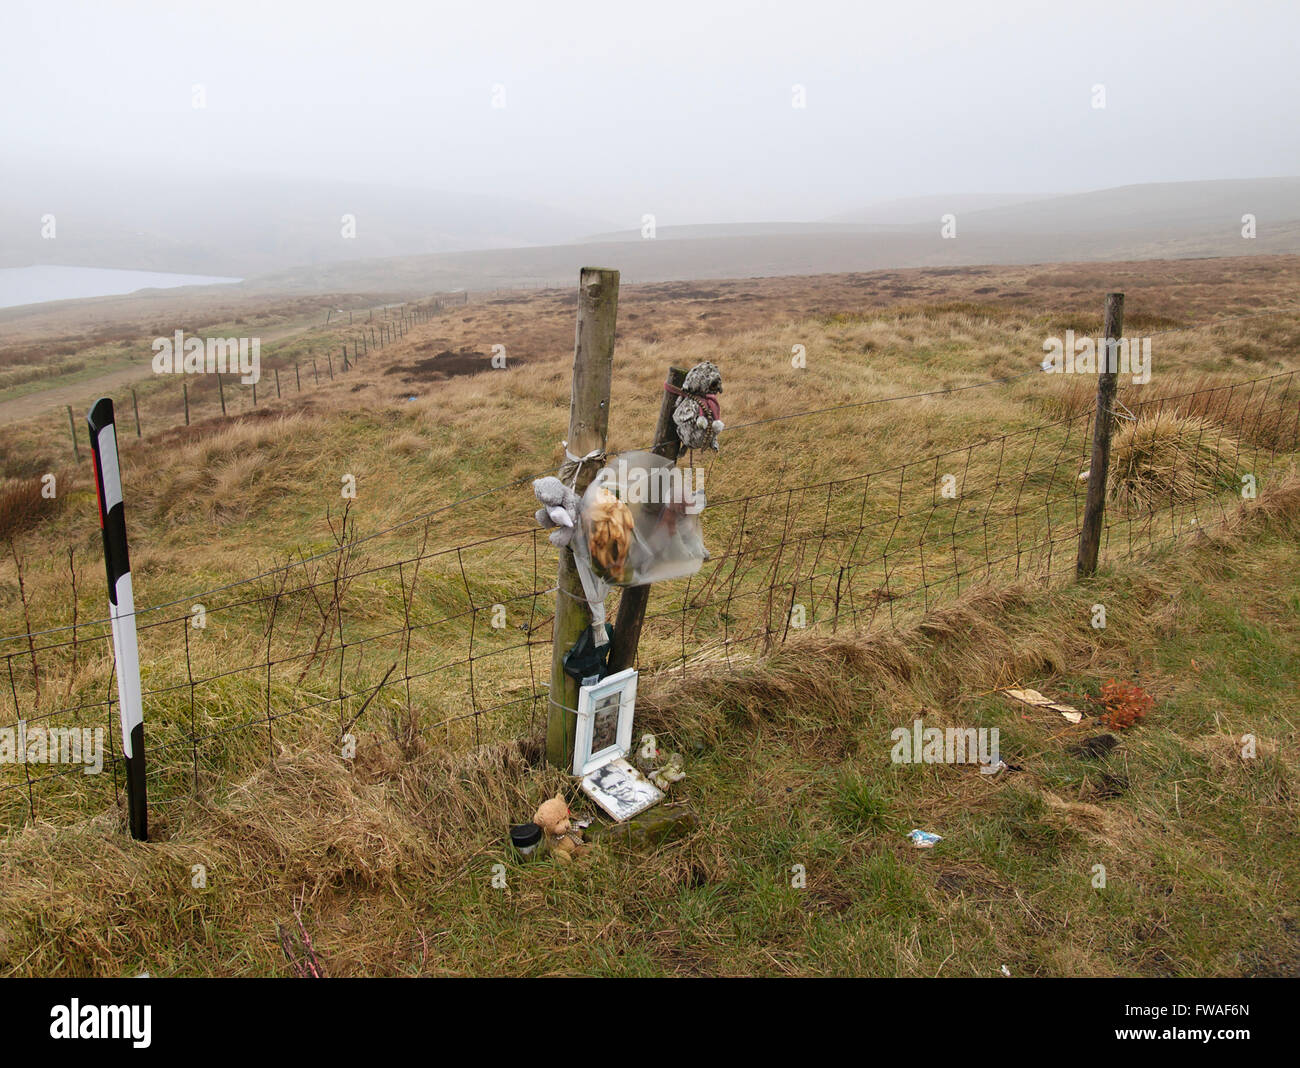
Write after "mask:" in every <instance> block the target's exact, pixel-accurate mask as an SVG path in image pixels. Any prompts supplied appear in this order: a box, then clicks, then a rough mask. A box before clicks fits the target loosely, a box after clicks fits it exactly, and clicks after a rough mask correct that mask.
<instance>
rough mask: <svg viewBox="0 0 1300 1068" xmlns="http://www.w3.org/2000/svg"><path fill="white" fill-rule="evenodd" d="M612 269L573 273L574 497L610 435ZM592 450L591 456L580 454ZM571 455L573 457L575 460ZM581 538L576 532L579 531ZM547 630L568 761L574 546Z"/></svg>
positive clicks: (573, 718)
mask: <svg viewBox="0 0 1300 1068" xmlns="http://www.w3.org/2000/svg"><path fill="white" fill-rule="evenodd" d="M618 278H619V275H618V271H613V270H609V269H607V268H603V267H584V268H583V269H582V272H581V274H580V276H579V279H578V322H577V327H576V329H575V331H574V344H573V390H572V393H571V396H570V400H569V435H568V442H567V444H566V445H565V452H566V454H567V455H566V458H565V462H564V464H562V465H561V467H560V477H561V478H562V479H564V481H565V482H566V483H567V484H570V485H572V486H573V488H574V491H575V492H576V493H577V494H578V495H579V496H581V495H582V494H583V492H585V491H586V489H587V486H588V485H589V484H590V483H591V480H592V479H593V478H594V477H595V475H596V472H597V471H599V470H600V469H601V467H603V466H604V463H605V439H606V437H607V435H608V433H609V386H610V380H611V378H612V377H613V370H614V327H615V323H616V322H617V319H618ZM592 454H595V455H594V456H592V459H590V460H585V462H584V458H585V457H587V456H589V455H592ZM570 457H575V458H577V462H575V461H574V460H573V459H570ZM579 536H580V535H579ZM556 585H557V587H558V588H557V590H556V594H555V623H554V629H553V632H552V640H553V643H554V644H553V646H552V649H551V690H550V698H549V701H548V704H547V712H546V759H547V760H548V761H549V762H550V763H551V764H553V765H555V766H556V767H560V768H562V767H567V766H568V765H569V764H571V763H572V761H573V743H574V735H575V732H576V730H577V708H578V683H577V682H576V681H575V680H573V679H571V678H570V677H569V676H568V675H567V674H565V671H564V654H565V653H567V652H568V651H569V649H570V648H572V646H573V644H574V642H576V641H577V640H578V638H579V637H580V636H581V634H582V631H583V629H584V628H586V627H589V626H591V613H590V612H589V611H588V609H587V599H586V595H585V594H584V592H583V589H582V581H581V579H579V577H578V569H577V566H576V565H575V564H574V561H573V550H572V549H571V548H569V547H565V548H563V549H561V550H560V567H559V577H558V581H557V583H556Z"/></svg>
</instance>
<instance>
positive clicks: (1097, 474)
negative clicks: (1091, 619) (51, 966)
mask: <svg viewBox="0 0 1300 1068" xmlns="http://www.w3.org/2000/svg"><path fill="white" fill-rule="evenodd" d="M1102 333H1103V337H1102V339H1101V344H1100V345H1099V346H1098V348H1097V414H1096V415H1095V416H1094V417H1093V424H1092V463H1091V464H1090V465H1089V466H1088V497H1087V503H1086V504H1085V505H1084V509H1083V529H1082V530H1081V531H1080V532H1079V560H1078V564H1077V565H1076V567H1075V578H1076V579H1083V578H1087V577H1088V576H1089V575H1092V574H1093V573H1094V572H1095V571H1096V570H1097V555H1098V553H1099V552H1100V551H1101V529H1102V521H1103V520H1104V518H1105V515H1106V476H1107V474H1108V473H1109V471H1110V435H1111V431H1112V430H1113V429H1114V427H1115V390H1116V387H1117V379H1118V370H1119V367H1118V365H1119V352H1118V349H1117V346H1118V345H1119V339H1120V338H1121V337H1122V336H1123V334H1124V294H1123V293H1107V294H1106V321H1105V326H1104V328H1103V331H1102Z"/></svg>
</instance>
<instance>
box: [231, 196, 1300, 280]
mask: <svg viewBox="0 0 1300 1068" xmlns="http://www.w3.org/2000/svg"><path fill="white" fill-rule="evenodd" d="M927 199H929V198H927ZM944 199H945V198H936V202H938V201H942V200H944ZM947 199H951V200H952V201H954V202H960V201H961V200H962V198H961V197H952V198H947ZM913 210H914V209H913ZM954 214H956V215H957V223H956V237H955V238H951V239H948V238H944V237H943V236H942V234H941V228H940V220H939V216H938V215H935V216H934V217H933V218H932V219H931V220H930V221H927V222H924V223H910V224H897V225H893V226H885V225H880V224H874V225H873V224H866V223H827V222H821V223H752V224H743V223H738V224H721V225H706V226H668V227H657V228H656V230H655V236H654V238H653V239H646V238H643V237H642V236H641V233H640V231H638V230H625V231H618V232H615V233H608V234H604V235H599V236H598V237H597V238H591V239H588V240H586V241H582V242H575V243H572V244H563V245H553V246H544V247H533V248H515V249H489V250H474V251H460V252H451V253H443V254H438V255H433V256H416V257H403V258H399V259H385V260H369V261H362V262H357V263H350V264H336V265H327V266H322V267H319V268H312V269H294V270H289V271H283V272H277V273H275V274H272V275H269V276H265V277H261V278H257V279H253V280H250V284H255V285H258V286H267V287H270V288H275V289H288V290H306V289H312V288H324V289H356V290H376V291H379V290H383V289H384V288H386V287H389V286H393V285H410V286H420V287H426V288H428V289H449V288H457V287H465V288H469V289H493V288H509V287H512V286H517V285H525V286H527V285H563V284H569V283H570V282H571V281H572V279H573V278H574V277H576V272H577V270H578V268H580V267H581V266H583V265H584V264H595V263H599V264H605V265H610V266H616V267H619V268H620V269H621V270H622V271H623V277H624V280H625V281H628V282H660V281H675V280H685V279H691V278H744V277H758V276H771V275H782V274H818V273H835V272H844V271H867V270H879V269H883V268H889V267H925V266H962V265H970V264H1011V263H1048V262H1065V261H1070V260H1133V259H1148V258H1186V257H1207V256H1241V255H1252V254H1256V253H1259V254H1264V253H1270V254H1271V253H1296V252H1300V178H1265V179H1253V180H1249V179H1244V180H1232V181H1210V182H1183V183H1159V184H1152V185H1138V186H1125V187H1122V188H1117V189H1107V190H1100V191H1098V192H1095V193H1085V194H1078V195H1071V196H1062V197H1053V198H1034V199H1031V200H1029V201H1026V202H1023V203H1020V204H1016V205H1003V206H1000V207H996V208H986V209H983V210H976V211H970V212H954ZM1245 214H1254V215H1255V216H1256V219H1257V230H1256V237H1254V238H1251V239H1247V238H1244V237H1243V236H1242V221H1241V219H1242V216H1243V215H1245Z"/></svg>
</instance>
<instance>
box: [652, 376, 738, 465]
mask: <svg viewBox="0 0 1300 1068" xmlns="http://www.w3.org/2000/svg"><path fill="white" fill-rule="evenodd" d="M666 388H667V389H668V392H670V393H672V394H674V395H676V396H677V397H679V398H680V399H679V400H678V401H677V407H676V408H675V409H673V425H674V426H676V427H677V436H678V437H679V438H681V441H682V445H683V446H684V447H685V448H688V449H707V448H710V447H712V448H713V449H714V450H715V451H716V450H717V448H718V432H719V431H720V430H722V428H723V425H724V424H723V422H722V420H721V419H719V418H718V416H720V415H721V414H722V406H721V405H720V404H719V403H718V394H719V393H721V392H722V372H721V371H719V370H718V368H717V365H716V364H713V363H710V362H709V361H708V360H705V361H704V362H703V363H697V364H696V365H695V366H694V367H692V368H691V369H690V370H689V371H687V372H686V378H685V379H684V380H683V381H682V388H681V389H677V388H675V387H673V386H668V387H666Z"/></svg>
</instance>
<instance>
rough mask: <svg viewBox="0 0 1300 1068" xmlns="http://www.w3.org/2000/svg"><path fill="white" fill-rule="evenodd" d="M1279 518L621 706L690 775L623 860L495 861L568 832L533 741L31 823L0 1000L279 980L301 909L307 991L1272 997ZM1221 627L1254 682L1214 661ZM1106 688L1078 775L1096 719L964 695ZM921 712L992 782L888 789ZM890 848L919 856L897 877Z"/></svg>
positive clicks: (1242, 511)
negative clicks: (1205, 985) (1096, 743)
mask: <svg viewBox="0 0 1300 1068" xmlns="http://www.w3.org/2000/svg"><path fill="white" fill-rule="evenodd" d="M1297 523H1300V478H1298V477H1292V478H1290V479H1288V480H1286V481H1285V482H1282V483H1280V484H1277V485H1275V486H1273V487H1271V488H1270V489H1269V490H1268V491H1266V492H1265V493H1264V494H1263V495H1262V496H1261V497H1260V499H1259V500H1258V501H1255V502H1248V503H1246V504H1243V505H1242V506H1241V507H1240V508H1239V509H1238V512H1237V513H1236V514H1235V516H1234V518H1233V521H1232V522H1231V523H1230V524H1228V525H1227V526H1226V527H1225V530H1227V531H1229V532H1228V533H1224V532H1220V534H1219V535H1218V536H1217V538H1216V539H1213V540H1211V539H1210V538H1201V539H1199V540H1198V541H1196V542H1195V543H1194V544H1193V546H1192V548H1191V549H1190V551H1187V552H1184V553H1181V554H1172V553H1171V554H1167V555H1163V556H1159V557H1157V558H1154V559H1153V560H1150V561H1148V562H1146V563H1145V564H1144V565H1142V566H1141V567H1135V568H1132V569H1130V570H1113V571H1104V572H1103V573H1101V574H1100V575H1099V576H1098V577H1097V578H1096V579H1094V580H1093V581H1092V583H1090V584H1089V585H1088V586H1087V587H1082V586H1080V587H1072V588H1069V589H1067V590H1064V591H1056V592H1054V593H1052V594H1047V593H1045V592H1043V591H1038V590H1032V589H1028V588H997V589H994V588H982V589H978V590H973V591H971V592H970V593H968V594H967V595H966V596H965V597H964V598H963V599H962V600H960V601H959V602H958V603H956V604H954V605H951V606H949V607H947V608H945V609H944V610H942V611H940V612H935V613H932V614H930V615H928V616H927V617H926V618H924V619H923V620H921V621H920V622H918V623H917V624H916V625H915V626H913V627H910V628H907V629H906V630H904V631H901V632H897V633H891V634H866V635H861V636H856V637H853V638H849V637H846V636H839V637H833V638H826V637H815V636H810V637H807V638H802V639H799V640H798V641H796V642H794V643H792V644H791V645H790V646H788V647H787V648H785V649H783V650H781V651H779V652H778V653H776V654H775V655H773V656H772V657H771V658H769V659H768V660H767V661H766V662H762V661H753V662H751V663H749V664H746V665H744V666H742V667H740V668H738V669H737V670H734V671H730V672H728V671H726V670H725V669H724V667H723V666H721V665H718V666H715V667H714V668H713V669H711V670H705V671H703V672H702V674H699V675H696V676H693V678H692V679H691V681H690V684H689V685H686V684H683V683H682V682H681V681H680V680H677V679H675V678H673V677H672V676H671V675H665V676H659V677H650V678H646V679H644V680H643V697H642V698H641V699H640V704H639V708H638V730H639V731H640V730H653V731H655V732H656V733H658V734H660V735H661V736H662V737H661V745H668V746H674V747H678V748H680V749H681V750H682V751H684V752H686V753H687V771H688V777H687V779H686V780H685V781H684V782H683V783H682V784H680V785H679V787H678V788H677V791H678V792H679V793H680V794H681V795H682V796H684V797H687V798H690V799H691V800H692V801H693V802H694V804H695V805H696V807H697V808H698V810H699V811H700V813H701V815H702V818H703V826H702V827H701V829H700V830H698V831H696V832H695V833H694V834H692V835H691V836H690V837H688V838H687V839H685V840H682V841H679V842H677V843H675V844H672V845H669V846H666V847H661V848H660V849H658V850H656V851H654V852H652V853H648V854H641V853H636V852H625V851H623V850H622V849H619V848H614V847H610V846H604V847H600V848H598V849H597V850H596V851H595V852H594V853H592V854H590V855H589V856H588V857H586V858H584V859H583V860H582V861H580V862H578V863H576V864H573V865H570V866H564V865H561V864H560V863H559V862H558V861H554V860H542V861H540V862H534V863H531V864H519V863H518V862H516V861H515V860H514V859H513V858H512V857H511V856H510V855H509V854H508V852H507V851H506V850H505V848H504V846H503V844H502V842H503V838H504V835H505V829H506V825H507V824H508V823H510V822H517V821H519V820H521V819H524V818H526V817H527V815H528V814H529V813H531V812H532V810H533V808H534V807H535V806H536V804H537V803H538V802H539V801H540V800H542V799H543V798H545V797H547V796H551V795H552V794H554V792H555V791H556V790H557V789H558V790H563V791H564V792H565V793H566V794H567V796H568V797H569V798H570V802H571V804H572V805H573V806H574V808H575V809H576V810H577V811H579V812H586V813H587V814H590V808H589V805H588V803H587V802H585V801H584V800H583V799H582V797H581V795H579V794H578V793H577V791H576V790H575V788H574V785H573V783H572V782H571V781H570V780H569V779H568V777H566V776H564V775H562V774H561V773H559V772H557V771H555V770H553V769H549V768H546V767H542V766H539V762H540V757H541V745H540V739H538V738H536V737H530V738H527V739H525V740H522V741H517V742H509V743H498V744H494V745H488V746H483V747H480V748H477V749H474V750H472V751H469V752H462V753H449V752H446V751H444V750H440V749H439V748H437V747H436V746H434V745H432V744H429V743H427V742H426V741H425V740H422V739H421V738H420V737H419V736H418V735H412V734H410V733H409V732H404V731H403V730H402V729H401V724H400V723H396V722H392V723H385V722H384V721H382V720H375V721H373V722H371V723H370V724H369V726H367V727H363V729H362V733H361V735H360V738H359V745H358V750H357V756H356V759H355V760H354V761H347V760H344V759H343V758H342V757H341V756H340V755H339V753H338V751H337V749H336V748H335V740H334V739H333V737H332V736H331V735H328V734H318V735H311V734H310V733H304V734H303V735H302V736H301V737H300V738H298V739H297V740H296V741H295V742H293V743H292V744H286V745H283V746H282V747H281V748H280V749H279V751H278V752H277V754H276V756H275V760H274V761H273V763H271V764H270V765H269V766H267V767H265V768H263V769H261V770H259V771H257V772H255V773H254V774H252V775H250V776H249V777H248V778H247V779H246V780H244V781H243V782H241V783H239V784H238V785H236V786H234V787H232V788H230V789H225V790H220V791H217V792H216V793H214V794H212V795H210V796H203V797H200V798H197V799H191V800H187V801H185V802H180V803H177V804H175V805H172V806H168V808H167V810H166V813H165V815H164V816H163V817H162V818H159V819H157V820H156V824H157V826H156V840H155V841H153V842H150V843H148V844H138V843H133V842H131V841H130V840H129V839H127V838H126V837H125V836H124V834H123V816H122V814H121V813H117V812H112V811H109V812H106V813H104V814H102V815H100V816H97V817H95V818H93V819H89V820H85V821H83V822H81V823H80V824H78V825H76V826H71V827H69V826H62V827H55V826H48V825H37V826H31V827H27V828H25V829H24V830H22V831H20V832H18V833H17V834H15V835H13V836H11V837H10V839H9V841H8V842H7V844H6V848H5V850H4V852H3V854H0V974H6V975H28V974H75V975H129V974H135V973H137V972H138V971H140V970H145V969H148V970H149V971H151V973H153V974H168V975H170V974H177V975H229V974H285V973H286V971H287V967H286V964H285V962H284V960H283V956H282V954H281V952H280V948H279V946H278V944H277V942H276V937H275V925H276V923H277V922H283V921H285V920H288V919H289V917H290V916H291V911H292V909H293V907H294V906H295V904H298V905H300V907H301V910H302V915H303V921H304V924H305V926H306V927H307V929H308V931H309V932H310V933H311V934H312V937H313V940H314V943H315V946H316V949H317V952H318V953H319V954H320V955H321V957H322V959H323V960H324V962H325V964H326V967H327V969H328V971H329V973H330V974H331V975H411V974H461V973H470V974H529V975H539V974H600V975H613V974H679V975H686V974H840V973H844V974H903V975H934V974H944V975H990V976H992V975H996V974H998V971H999V968H1000V967H1001V966H1002V965H1003V964H1005V965H1007V966H1008V968H1009V970H1010V971H1011V972H1012V974H1013V975H1017V976H1023V975H1032V974H1045V975H1064V974H1075V975H1077V974H1089V975H1106V974H1124V975H1189V974H1226V975H1265V974H1294V973H1295V968H1296V961H1297V960H1300V940H1297V938H1296V937H1295V933H1294V931H1295V923H1296V920H1297V919H1300V916H1297V914H1296V913H1295V910H1294V908H1293V907H1292V905H1291V904H1290V902H1294V901H1295V900H1296V899H1297V891H1298V890H1300V887H1297V884H1296V879H1297V872H1300V857H1298V856H1297V855H1296V848H1297V847H1296V845H1295V842H1294V836H1288V835H1285V834H1278V833H1272V832H1269V833H1257V832H1256V831H1255V830H1254V828H1256V827H1260V826H1263V827H1270V828H1278V827H1283V826H1286V825H1289V823H1291V822H1293V821H1294V819H1295V816H1296V809H1295V806H1296V804H1297V799H1298V798H1300V792H1298V791H1297V787H1298V785H1300V782H1298V779H1297V774H1296V758H1297V753H1298V750H1297V746H1298V744H1300V742H1298V740H1297V738H1296V736H1295V730H1294V724H1293V723H1291V722H1289V720H1288V717H1289V715H1290V713H1289V712H1288V711H1287V708H1286V705H1287V702H1288V701H1291V702H1293V699H1294V694H1293V692H1292V690H1293V682H1294V672H1295V670H1297V669H1300V662H1298V661H1297V652H1296V650H1297V649H1298V648H1300V642H1297V641H1296V640H1295V639H1296V638H1297V636H1298V635H1300V589H1298V588H1297V587H1296V584H1295V575H1296V571H1295V569H1294V566H1293V564H1294V556H1295V548H1294V540H1293V537H1292V534H1293V532H1294V530H1295V528H1296V525H1297ZM1288 561H1289V562H1290V563H1291V565H1292V566H1285V564H1286V562H1288ZM1207 576H1213V581H1207ZM1097 599H1101V600H1103V601H1105V602H1106V603H1107V604H1109V605H1110V606H1111V623H1110V625H1109V626H1108V627H1107V628H1106V629H1105V630H1096V629H1093V628H1092V627H1091V626H1090V624H1089V622H1088V620H1089V607H1090V605H1091V603H1092V602H1093V601H1094V600H1097ZM1171 605H1172V606H1174V608H1173V610H1171V609H1170V606H1171ZM1265 620H1267V623H1268V630H1267V631H1263V630H1259V629H1258V628H1259V626H1260V625H1261V624H1262V623H1263V622H1264V621H1265ZM1245 627H1255V628H1256V638H1255V639H1254V642H1253V645H1252V648H1251V651H1250V653H1249V655H1248V656H1245V657H1239V656H1235V655H1225V654H1224V653H1223V652H1222V651H1221V650H1220V649H1219V647H1218V645H1217V644H1216V643H1219V642H1220V641H1221V639H1222V636H1223V635H1224V634H1225V633H1229V632H1231V631H1233V630H1234V629H1240V628H1245ZM1114 675H1121V676H1128V677H1132V676H1135V675H1136V676H1138V677H1140V679H1141V681H1142V683H1143V685H1145V686H1147V687H1149V688H1150V689H1151V691H1152V692H1153V693H1155V694H1156V696H1157V698H1158V700H1159V705H1158V707H1157V710H1156V712H1155V713H1153V715H1152V716H1151V717H1149V719H1148V721H1147V722H1146V723H1144V725H1143V726H1141V727H1139V728H1137V729H1135V730H1132V731H1128V732H1125V733H1124V736H1123V738H1122V739H1121V745H1120V746H1119V747H1118V748H1117V749H1116V750H1114V751H1113V752H1112V753H1111V754H1109V755H1108V756H1107V757H1105V758H1103V759H1102V760H1101V761H1100V762H1097V761H1090V760H1087V759H1085V758H1081V757H1077V756H1073V755H1071V754H1070V752H1069V751H1068V750H1069V747H1070V746H1071V745H1072V744H1074V743H1075V742H1077V741H1078V740H1080V739H1081V738H1085V737H1088V736H1089V735H1090V734H1092V733H1095V732H1096V730H1097V727H1096V725H1095V724H1094V723H1092V722H1085V723H1083V724H1081V725H1079V726H1078V727H1071V726H1069V725H1068V724H1065V723H1064V722H1063V721H1061V720H1060V718H1059V717H1057V716H1055V715H1054V714H1052V713H1049V712H1042V713H1040V712H1037V711H1033V710H1026V709H1025V708H1024V707H1023V706H1019V705H1016V704H1014V703H1012V702H1010V701H1008V700H1006V699H1003V698H1001V697H999V696H998V695H997V694H996V693H993V692H991V691H992V690H993V689H994V688H996V687H1000V686H1003V685H1007V684H1010V683H1012V682H1023V683H1025V684H1029V685H1034V686H1036V687H1038V688H1041V689H1044V690H1045V691H1049V692H1054V693H1069V692H1070V691H1071V690H1072V689H1074V688H1076V687H1077V686H1078V685H1079V684H1080V683H1081V682H1082V681H1083V680H1086V679H1092V680H1095V679H1098V678H1100V677H1103V676H1107V677H1108V676H1114ZM1246 690H1250V691H1251V692H1252V694H1253V696H1252V699H1251V701H1250V703H1249V704H1240V703H1238V702H1237V701H1236V700H1235V699H1234V698H1235V695H1237V694H1240V693H1243V692H1245V691H1246ZM914 717H923V718H924V720H925V722H926V723H927V724H934V725H940V726H942V725H947V724H962V723H965V724H970V723H975V724H978V725H982V726H997V727H999V728H1000V729H1001V731H1002V755H1003V757H1004V759H1007V760H1008V761H1010V762H1011V763H1013V764H1015V765H1016V767H1017V768H1018V770H1016V771H1013V772H1011V773H1009V774H1006V775H1003V776H999V777H997V778H996V779H991V780H990V779H988V778H987V777H985V776H981V775H979V774H978V772H976V771H975V770H974V769H970V768H961V767H949V766H940V765H894V764H891V763H890V761H889V757H888V753H889V748H890V743H889V740H888V738H889V732H890V730H891V729H893V728H894V727H897V726H907V725H910V722H911V720H912V719H913V718H914ZM1246 732H1249V733H1251V734H1252V735H1254V736H1256V737H1257V738H1258V739H1259V749H1258V753H1259V755H1258V758H1256V759H1243V758H1242V757H1241V756H1240V749H1241V738H1242V735H1243V734H1244V733H1246ZM1116 784H1119V785H1116ZM911 826H920V827H924V828H927V829H931V830H936V831H938V832H939V833H941V834H942V835H943V836H944V840H943V842H941V843H940V845H939V846H938V847H936V849H934V850H930V851H926V852H920V851H916V850H914V849H912V848H911V847H910V846H909V845H908V844H907V843H906V840H905V838H904V837H903V836H904V834H905V832H906V830H907V829H908V828H909V827H911ZM200 864H201V865H203V866H204V868H205V870H206V875H207V887H206V888H205V889H197V888H195V887H193V886H192V879H193V874H194V871H195V868H194V866H195V865H200ZM495 864H503V865H504V866H505V867H504V869H503V870H504V871H505V872H506V878H507V888H506V889H505V890H500V889H494V888H492V885H491V878H492V868H493V865H495ZM795 864H799V865H802V866H803V868H804V869H805V872H806V876H807V886H806V887H805V888H804V889H796V888H794V887H792V886H791V885H790V882H791V880H790V874H789V873H790V869H791V866H792V865H795ZM1096 864H1103V865H1104V866H1105V867H1106V869H1107V871H1108V885H1107V888H1106V889H1105V890H1104V891H1100V890H1096V889H1094V888H1093V887H1092V883H1091V880H1092V876H1093V871H1094V865H1096ZM1207 917H1213V919H1214V922H1213V923H1212V924H1208V925H1207V923H1206V919H1207ZM1067 931H1068V932H1069V935H1070V937H1068V938H1065V937H1063V935H1064V934H1065V933H1066V932H1067Z"/></svg>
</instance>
